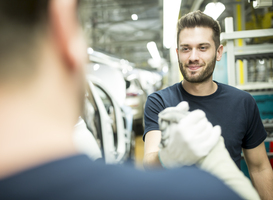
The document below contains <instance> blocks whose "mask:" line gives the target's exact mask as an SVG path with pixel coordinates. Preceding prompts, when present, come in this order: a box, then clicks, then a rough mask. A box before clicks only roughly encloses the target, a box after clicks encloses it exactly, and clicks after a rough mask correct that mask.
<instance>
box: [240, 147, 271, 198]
mask: <svg viewBox="0 0 273 200" xmlns="http://www.w3.org/2000/svg"><path fill="white" fill-rule="evenodd" d="M243 153H244V157H245V160H246V163H247V166H248V170H249V175H250V177H251V180H252V182H253V185H254V187H255V188H256V189H257V191H258V193H259V195H260V197H261V199H263V200H265V199H272V198H273V172H272V167H271V165H270V163H269V161H268V157H267V154H266V151H265V146H264V143H263V142H262V143H261V144H260V145H259V146H257V147H256V148H253V149H243Z"/></svg>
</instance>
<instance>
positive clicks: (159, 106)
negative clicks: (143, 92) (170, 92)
mask: <svg viewBox="0 0 273 200" xmlns="http://www.w3.org/2000/svg"><path fill="white" fill-rule="evenodd" d="M164 108H165V107H164V103H163V101H162V99H161V98H160V96H159V95H157V94H155V93H154V94H151V95H150V96H148V99H147V101H146V105H145V110H144V122H145V129H144V134H143V141H145V135H146V133H148V132H149V131H153V130H159V125H158V113H160V112H161V111H162V110H164Z"/></svg>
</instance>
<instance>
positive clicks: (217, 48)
mask: <svg viewBox="0 0 273 200" xmlns="http://www.w3.org/2000/svg"><path fill="white" fill-rule="evenodd" d="M220 32H221V28H220V25H219V23H218V22H217V21H216V20H214V19H213V18H211V17H210V16H208V15H206V14H204V13H202V12H201V11H195V12H191V13H188V14H186V15H184V16H183V17H181V18H180V19H179V21H178V23H177V55H178V63H179V68H180V71H181V73H182V75H183V77H184V79H185V80H186V81H188V82H190V83H203V82H206V81H208V80H212V74H213V71H214V68H215V64H216V60H217V61H219V60H220V59H221V56H222V51H223V46H222V45H220Z"/></svg>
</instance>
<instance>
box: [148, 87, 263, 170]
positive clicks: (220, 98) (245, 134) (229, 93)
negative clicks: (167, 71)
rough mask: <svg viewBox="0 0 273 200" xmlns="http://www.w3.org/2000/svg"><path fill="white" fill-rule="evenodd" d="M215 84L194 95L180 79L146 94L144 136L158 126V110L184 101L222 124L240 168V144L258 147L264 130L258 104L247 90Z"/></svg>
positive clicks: (223, 133)
mask: <svg viewBox="0 0 273 200" xmlns="http://www.w3.org/2000/svg"><path fill="white" fill-rule="evenodd" d="M216 83H217V82H216ZM217 85H218V89H217V90H216V92H215V93H213V94H211V95H209V96H193V95H191V94H189V93H188V92H186V91H185V90H184V88H183V86H182V83H181V82H180V83H176V84H174V85H173V86H170V87H168V88H165V89H163V90H160V91H157V92H155V93H153V94H151V95H149V96H148V99H147V102H146V105H145V111H144V120H145V131H144V135H143V140H145V134H146V133H147V132H149V131H152V130H159V125H158V113H160V112H161V111H162V110H164V109H165V108H167V107H174V106H177V105H178V104H179V103H180V102H181V101H187V102H188V103H189V106H190V111H193V110H196V109H201V110H203V111H204V112H205V113H206V116H207V118H208V120H209V121H210V122H211V123H212V124H213V125H214V126H215V125H220V126H221V129H222V136H223V137H224V139H225V145H226V148H227V150H228V151H229V153H230V156H231V157H232V159H233V160H234V162H235V163H236V165H237V166H238V167H239V168H240V160H241V151H242V148H245V149H252V148H255V147H257V146H258V145H259V144H261V143H262V142H263V141H264V140H265V138H266V136H267V134H266V131H265V129H264V126H263V124H262V121H261V118H260V114H259V110H258V107H257V104H256V102H255V100H254V98H253V97H252V96H251V95H250V94H249V93H247V92H245V91H241V90H239V89H237V88H234V87H231V86H229V85H225V84H221V83H217Z"/></svg>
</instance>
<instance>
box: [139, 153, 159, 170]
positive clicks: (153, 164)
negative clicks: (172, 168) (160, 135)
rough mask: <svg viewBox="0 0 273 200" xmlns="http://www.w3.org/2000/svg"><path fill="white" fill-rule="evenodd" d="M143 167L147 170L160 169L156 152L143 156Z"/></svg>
mask: <svg viewBox="0 0 273 200" xmlns="http://www.w3.org/2000/svg"><path fill="white" fill-rule="evenodd" d="M143 166H144V168H145V169H146V170H148V169H160V168H161V169H162V168H163V167H162V165H161V163H160V160H159V158H158V152H152V153H148V154H145V155H144V159H143Z"/></svg>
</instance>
